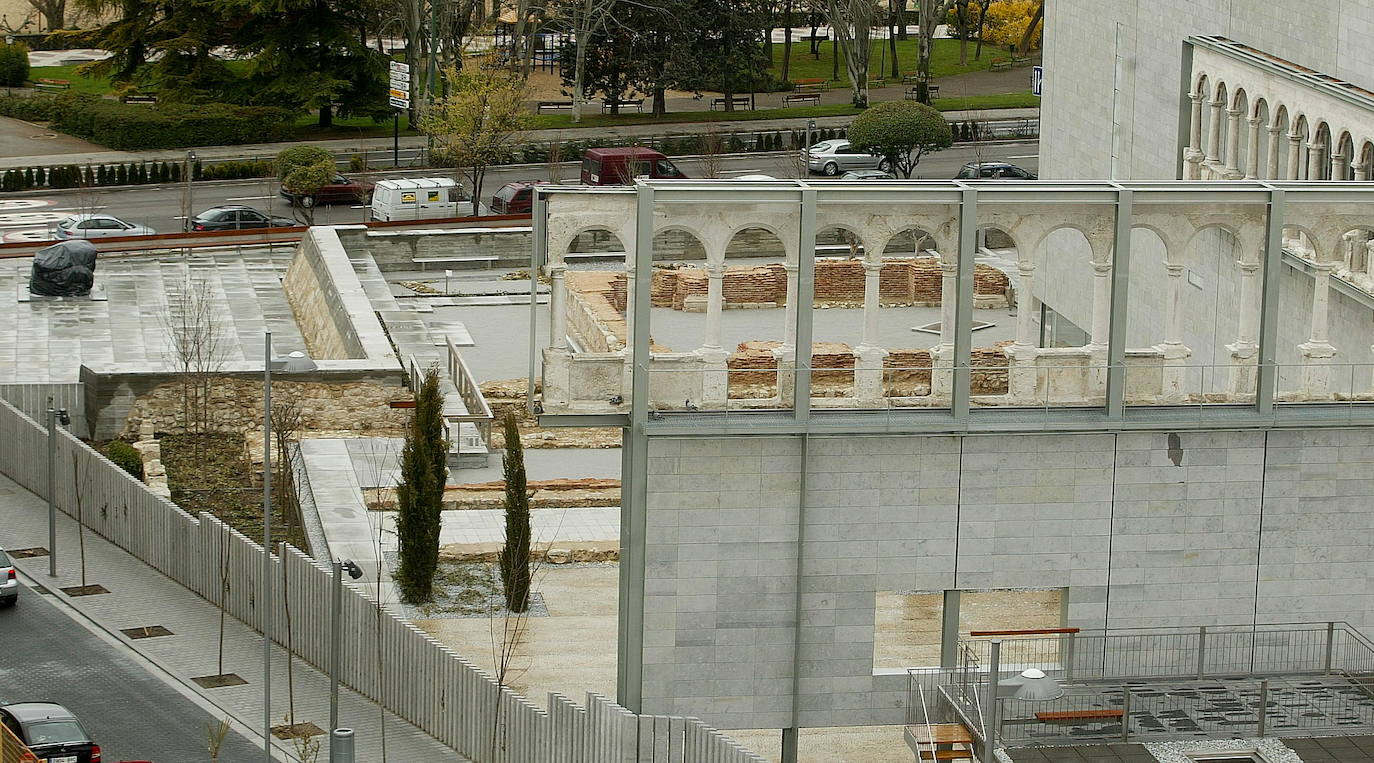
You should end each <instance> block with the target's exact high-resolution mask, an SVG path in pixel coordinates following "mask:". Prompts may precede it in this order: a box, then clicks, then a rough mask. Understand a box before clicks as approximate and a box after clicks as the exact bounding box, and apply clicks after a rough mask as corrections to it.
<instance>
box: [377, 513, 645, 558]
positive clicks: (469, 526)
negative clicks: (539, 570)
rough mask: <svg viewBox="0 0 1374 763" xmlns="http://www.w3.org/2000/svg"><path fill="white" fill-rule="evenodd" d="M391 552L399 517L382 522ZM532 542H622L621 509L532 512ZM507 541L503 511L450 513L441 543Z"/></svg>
mask: <svg viewBox="0 0 1374 763" xmlns="http://www.w3.org/2000/svg"><path fill="white" fill-rule="evenodd" d="M382 526H383V527H384V528H386V532H385V533H384V535H383V538H384V541H383V543H384V544H387V548H394V547H395V538H396V534H395V530H396V513H395V512H386V513H385V514H384V515H383V518H382ZM530 531H531V538H532V540H533V542H534V543H535V544H536V545H540V546H543V545H546V544H549V543H576V542H578V541H619V540H620V507H619V506H595V507H589V508H574V509H534V510H532V511H530ZM505 537H506V513H505V511H503V510H501V509H458V510H453V509H450V510H448V511H445V512H443V527H442V529H440V531H439V543H440V544H441V545H447V544H450V543H501V542H504V540H505Z"/></svg>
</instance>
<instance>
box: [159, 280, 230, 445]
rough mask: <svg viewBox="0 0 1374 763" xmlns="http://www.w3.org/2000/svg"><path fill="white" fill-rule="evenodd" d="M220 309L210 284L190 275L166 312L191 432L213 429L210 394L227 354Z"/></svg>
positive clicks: (185, 420) (184, 415)
mask: <svg viewBox="0 0 1374 763" xmlns="http://www.w3.org/2000/svg"><path fill="white" fill-rule="evenodd" d="M216 309H217V306H216V305H215V301H214V294H213V292H212V291H211V289H210V285H209V283H207V282H206V281H205V280H204V279H199V280H193V279H192V278H191V277H190V275H189V274H188V275H187V277H186V279H185V280H184V281H183V282H182V283H181V286H180V288H177V289H175V290H173V291H172V293H171V294H169V295H168V297H167V311H166V312H165V313H164V314H163V319H162V320H163V324H164V328H165V329H166V331H167V335H168V339H169V341H170V344H171V348H170V353H169V354H170V361H171V363H172V365H173V367H174V369H175V372H176V374H177V377H178V381H179V382H180V385H181V415H182V425H183V427H184V428H185V431H186V432H187V434H205V433H206V432H207V431H209V428H210V397H211V392H212V388H213V386H214V377H215V375H216V374H217V373H218V372H219V369H220V364H221V362H222V355H223V352H222V348H221V340H222V336H223V335H222V330H221V328H220V325H219V319H218V316H217V315H216V313H215V311H216ZM197 447H199V446H197Z"/></svg>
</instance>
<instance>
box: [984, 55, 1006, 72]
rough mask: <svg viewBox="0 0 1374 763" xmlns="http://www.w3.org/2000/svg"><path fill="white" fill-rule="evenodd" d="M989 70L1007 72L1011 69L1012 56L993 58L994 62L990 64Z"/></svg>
mask: <svg viewBox="0 0 1374 763" xmlns="http://www.w3.org/2000/svg"><path fill="white" fill-rule="evenodd" d="M988 71H990V72H1006V71H1011V59H1010V58H994V59H992V63H990V64H988Z"/></svg>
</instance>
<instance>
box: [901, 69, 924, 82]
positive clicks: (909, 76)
mask: <svg viewBox="0 0 1374 763" xmlns="http://www.w3.org/2000/svg"><path fill="white" fill-rule="evenodd" d="M923 79H925V77H922V76H921V73H920V72H907V73H906V74H903V75H902V84H903V85H914V84H916V83H917V82H920V81H921V80H923Z"/></svg>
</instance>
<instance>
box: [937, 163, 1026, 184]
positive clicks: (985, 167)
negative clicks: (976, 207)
mask: <svg viewBox="0 0 1374 763" xmlns="http://www.w3.org/2000/svg"><path fill="white" fill-rule="evenodd" d="M988 178H991V179H993V180H1038V179H1039V178H1038V177H1037V176H1036V174H1035V173H1034V172H1031V171H1030V170H1025V169H1021V168H1020V167H1017V166H1016V165H1015V164H1007V163H1006V162H983V163H981V164H979V163H978V162H969V163H968V164H965V165H964V167H963V169H961V170H959V174H958V175H955V176H954V179H955V180H983V179H988Z"/></svg>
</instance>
